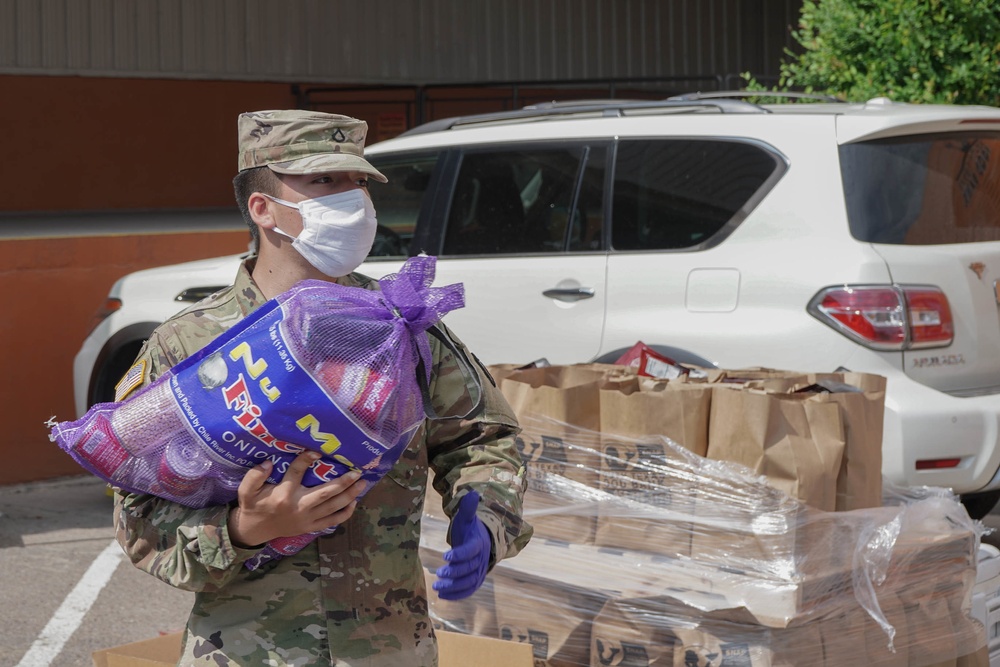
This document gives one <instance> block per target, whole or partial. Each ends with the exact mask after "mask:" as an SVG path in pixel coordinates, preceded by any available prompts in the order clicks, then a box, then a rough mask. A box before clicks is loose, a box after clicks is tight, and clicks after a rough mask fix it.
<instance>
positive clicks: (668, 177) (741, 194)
mask: <svg viewBox="0 0 1000 667" xmlns="http://www.w3.org/2000/svg"><path fill="white" fill-rule="evenodd" d="M779 164H780V163H779V162H778V160H777V159H776V158H775V157H774V156H773V155H771V154H770V153H768V152H767V151H766V150H764V149H763V148H762V147H760V146H757V145H754V144H749V143H743V142H738V141H724V140H703V139H671V140H664V141H656V140H622V141H621V142H620V143H619V146H618V152H617V156H616V159H615V180H614V192H613V205H612V223H611V243H612V246H613V247H614V248H615V249H616V250H669V249H679V248H691V247H694V246H697V245H700V244H702V243H705V242H706V241H708V240H709V239H711V238H712V237H713V236H715V235H716V234H717V233H718V232H719V231H720V230H722V229H723V228H724V227H725V226H726V224H727V223H728V222H730V221H731V220H736V221H737V222H738V221H739V219H741V218H740V217H739V216H738V214H742V215H745V214H746V213H747V210H746V209H747V208H748V207H747V205H748V203H749V202H750V200H751V199H752V198H754V195H756V194H757V192H758V191H759V190H760V188H761V186H762V185H764V183H765V182H766V181H767V180H768V178H769V177H770V176H771V175H772V174H773V173H774V172H775V170H777V169H778V167H779Z"/></svg>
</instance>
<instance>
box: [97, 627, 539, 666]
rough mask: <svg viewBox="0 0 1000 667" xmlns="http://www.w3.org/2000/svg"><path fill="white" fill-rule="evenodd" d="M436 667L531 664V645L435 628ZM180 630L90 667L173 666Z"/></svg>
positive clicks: (109, 652) (101, 657) (108, 654)
mask: <svg viewBox="0 0 1000 667" xmlns="http://www.w3.org/2000/svg"><path fill="white" fill-rule="evenodd" d="M436 634H437V642H438V667H467V666H468V665H476V667H532V657H531V646H530V645H528V644H518V643H515V642H505V641H501V640H499V639H490V638H489V637H474V636H472V635H461V634H457V633H454V632H441V631H437V633H436ZM180 656H181V633H179V632H178V633H176V634H171V635H163V636H161V637H156V638H154V639H146V640H144V641H141V642H133V643H132V644H124V645H122V646H115V647H114V648H106V649H101V650H99V651H94V653H93V660H94V667H175V665H176V664H177V660H178V659H179V658H180Z"/></svg>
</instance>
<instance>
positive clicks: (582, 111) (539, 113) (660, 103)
mask: <svg viewBox="0 0 1000 667" xmlns="http://www.w3.org/2000/svg"><path fill="white" fill-rule="evenodd" d="M657 109H664V110H673V111H675V112H676V111H681V110H684V109H689V110H691V111H704V110H714V111H718V112H720V113H771V112H770V111H769V110H767V109H765V108H764V107H762V106H760V105H758V104H753V103H751V102H746V101H743V100H736V99H725V98H723V99H679V98H676V97H670V98H667V99H665V100H599V101H594V100H577V101H569V102H545V103H541V104H532V105H530V106H526V107H524V108H522V109H515V110H512V111H500V112H495V113H484V114H475V115H471V116H454V117H452V118H441V119H439V120H432V121H430V122H428V123H424V124H423V125H418V126H417V127H415V128H413V129H411V130H407V131H406V132H404V133H402V134H401V135H399V136H402V137H408V136H413V135H416V134H426V133H429V132H440V131H443V130H450V129H452V128H456V127H459V126H463V125H478V124H485V123H504V122H515V121H519V120H529V119H532V118H552V117H565V116H577V115H587V116H595V115H599V116H604V117H614V116H619V117H620V116H625V115H626V114H627V113H628V112H630V111H650V112H655V111H656V110H657Z"/></svg>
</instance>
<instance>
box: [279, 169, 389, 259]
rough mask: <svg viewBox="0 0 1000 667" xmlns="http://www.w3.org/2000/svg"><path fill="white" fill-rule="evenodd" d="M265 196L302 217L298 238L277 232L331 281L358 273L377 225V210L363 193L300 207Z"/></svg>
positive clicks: (352, 192) (343, 194)
mask: <svg viewBox="0 0 1000 667" xmlns="http://www.w3.org/2000/svg"><path fill="white" fill-rule="evenodd" d="M265 196H267V198H268V199H271V200H272V201H275V202H277V203H279V204H282V205H284V206H288V207H289V208H294V209H298V211H299V215H301V216H302V232H301V233H300V234H299V235H298V236H292V235H291V234H289V233H287V232H284V231H282V230H280V229H278V228H277V227H275V228H274V231H276V232H278V233H279V234H281V235H282V236H285V237H287V238H290V239H292V247H293V248H295V249H296V250H297V251H298V252H299V254H300V255H302V256H303V257H305V258H306V261H308V262H309V263H310V264H312V265H313V266H314V267H316V269H317V270H319V271H321V272H323V273H324V274H326V275H328V276H330V277H331V278H339V277H341V276H346V275H347V274H348V273H350V272H351V271H354V270H355V269H357V268H358V267H359V266H361V263H362V262H364V261H365V257H367V256H368V253H369V252H370V251H371V249H372V243H374V242H375V228H376V226H377V224H378V223H377V222H376V219H375V207H374V206H372V202H371V200H370V199H369V198H368V196H367V195H366V194H365V193H364V192H362V191H361V190H357V189H355V190H349V191H347V192H341V193H338V194H335V195H327V196H325V197H317V198H316V199H305V200H303V201H300V202H299V203H298V204H293V203H292V202H289V201H285V200H284V199H278V198H277V197H272V196H270V195H265Z"/></svg>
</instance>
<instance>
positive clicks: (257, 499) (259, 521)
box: [229, 451, 367, 546]
mask: <svg viewBox="0 0 1000 667" xmlns="http://www.w3.org/2000/svg"><path fill="white" fill-rule="evenodd" d="M319 458H320V455H319V454H318V453H317V452H312V451H306V452H302V453H301V454H299V455H298V456H296V457H295V459H294V460H293V461H292V463H291V464H290V465H289V466H288V470H287V471H286V472H285V476H284V477H283V478H282V479H281V482H279V483H278V484H267V478H268V475H270V474H271V467H272V465H273V464H272V463H271V462H270V461H265V462H264V463H262V464H260V465H259V466H257V467H255V468H253V469H251V470H249V471H248V472H247V474H246V476H244V478H243V481H242V482H241V483H240V487H239V490H238V491H237V496H238V498H239V506H238V507H235V508H233V509H232V510H231V511H230V513H229V539H230V540H232V541H233V542H235V543H236V544H239V545H243V546H249V545H259V544H263V543H265V542H267V541H269V540H273V539H274V538H276V537H289V536H292V535H301V534H303V533H310V532H313V531H317V530H325V529H327V528H331V527H333V526H336V525H338V524H341V523H343V522H344V521H347V519H349V518H350V517H351V515H352V514H354V509H355V508H356V507H357V497H358V496H359V495H361V493H362V492H363V491H364V490H365V486H366V484H367V482H365V481H362V480H360V479H359V478H360V476H361V474H360V473H359V472H356V471H354V472H350V473H348V474H346V475H343V476H341V477H338V478H337V479H334V480H332V481H329V482H326V483H324V484H320V485H319V486H313V487H310V488H307V487H304V486H302V477H303V476H304V475H305V473H306V471H307V470H308V469H309V466H311V465H312V464H313V463H314V462H315V461H316V460H318V459H319Z"/></svg>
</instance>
